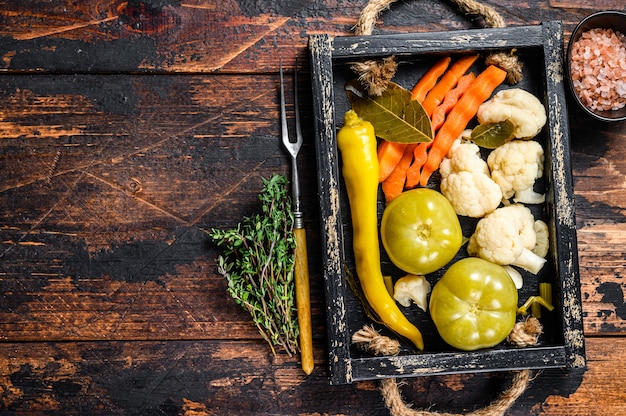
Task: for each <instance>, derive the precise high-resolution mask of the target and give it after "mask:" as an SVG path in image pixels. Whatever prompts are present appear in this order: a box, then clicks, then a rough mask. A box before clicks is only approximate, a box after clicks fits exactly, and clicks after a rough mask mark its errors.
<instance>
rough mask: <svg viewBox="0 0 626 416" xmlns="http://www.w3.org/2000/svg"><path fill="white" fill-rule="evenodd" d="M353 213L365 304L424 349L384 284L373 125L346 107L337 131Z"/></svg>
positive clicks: (355, 253)
mask: <svg viewBox="0 0 626 416" xmlns="http://www.w3.org/2000/svg"><path fill="white" fill-rule="evenodd" d="M337 145H338V147H339V151H340V152H341V157H342V162H343V168H342V169H343V177H344V181H345V183H346V189H347V192H348V200H349V202H350V213H351V215H352V228H353V231H352V239H353V248H354V257H355V264H356V273H357V276H358V278H359V281H360V282H361V287H362V288H363V293H364V295H365V298H366V299H367V301H368V303H369V304H370V306H371V307H372V309H374V311H375V312H376V313H377V314H378V316H379V317H380V319H381V320H382V321H383V322H384V323H385V325H386V326H387V327H389V328H390V329H391V330H392V331H394V332H396V333H397V334H399V335H402V336H404V337H406V338H408V339H409V340H410V341H411V342H413V344H415V346H416V347H417V348H418V349H420V350H422V349H424V341H423V339H422V334H421V333H420V331H419V329H417V327H415V325H413V324H412V323H411V322H409V320H408V319H407V318H406V317H405V316H404V314H403V313H402V312H401V311H400V309H399V308H398V306H397V305H396V302H395V301H394V299H393V298H392V297H391V295H390V294H389V292H388V291H387V289H386V287H385V281H384V278H383V275H382V272H381V269H380V247H379V243H378V217H377V215H376V210H377V199H378V158H377V154H376V135H375V134H374V127H373V126H372V125H371V123H369V122H368V121H365V120H362V119H361V118H359V116H358V115H357V114H356V113H355V112H354V111H353V110H348V111H347V112H346V114H345V117H344V126H343V127H342V128H341V129H340V130H339V133H338V134H337Z"/></svg>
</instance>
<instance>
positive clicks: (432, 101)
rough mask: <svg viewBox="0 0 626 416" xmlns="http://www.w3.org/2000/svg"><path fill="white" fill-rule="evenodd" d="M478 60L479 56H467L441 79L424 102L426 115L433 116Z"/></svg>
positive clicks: (453, 65) (460, 59)
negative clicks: (436, 108) (446, 96)
mask: <svg viewBox="0 0 626 416" xmlns="http://www.w3.org/2000/svg"><path fill="white" fill-rule="evenodd" d="M476 59H478V55H467V56H463V57H461V58H459V60H458V61H456V62H455V63H454V64H452V66H451V67H450V69H448V70H447V71H446V73H445V74H444V75H443V77H441V79H440V80H439V82H438V83H437V85H435V86H434V87H433V88H432V89H431V90H430V92H429V93H428V94H427V95H426V98H425V99H424V101H423V102H422V106H423V107H424V110H426V114H428V115H429V116H430V115H432V113H433V110H434V109H435V107H437V106H438V105H439V104H441V102H442V101H443V99H444V97H445V95H446V93H447V92H448V91H450V90H451V89H452V88H454V86H455V85H456V84H457V82H458V81H459V79H460V78H461V77H462V76H463V75H464V74H465V73H466V72H467V71H468V70H469V69H470V67H471V66H472V64H474V62H475V61H476Z"/></svg>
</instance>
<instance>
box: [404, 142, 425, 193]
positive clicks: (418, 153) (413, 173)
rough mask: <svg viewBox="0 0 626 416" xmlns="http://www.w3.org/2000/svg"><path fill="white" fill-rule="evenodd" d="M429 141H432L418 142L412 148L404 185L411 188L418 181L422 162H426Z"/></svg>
mask: <svg viewBox="0 0 626 416" xmlns="http://www.w3.org/2000/svg"><path fill="white" fill-rule="evenodd" d="M430 143H432V142H429V143H418V145H417V146H415V150H413V162H412V163H411V166H409V168H408V169H407V170H406V184H405V185H404V186H406V187H407V188H408V189H413V188H415V187H416V186H417V185H418V184H419V183H420V171H421V170H422V166H424V163H426V158H427V157H428V153H427V152H428V148H429V147H430Z"/></svg>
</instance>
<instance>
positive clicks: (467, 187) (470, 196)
mask: <svg viewBox="0 0 626 416" xmlns="http://www.w3.org/2000/svg"><path fill="white" fill-rule="evenodd" d="M439 172H440V173H441V193H442V194H443V195H444V196H445V197H446V198H447V199H448V200H449V201H450V203H451V204H452V206H453V207H454V210H455V211H456V213H457V214H458V215H464V216H468V217H473V218H479V217H482V216H484V215H485V214H487V213H489V212H491V211H493V210H494V209H496V208H497V207H498V205H500V201H502V191H501V190H500V187H499V186H498V185H497V184H496V183H495V182H494V181H493V180H491V178H490V177H489V168H488V167H487V163H486V162H485V161H484V160H483V159H482V158H481V157H480V149H479V148H478V146H476V145H475V144H474V143H471V142H465V141H462V140H461V139H457V140H456V141H455V143H454V144H453V146H452V148H451V149H450V151H449V152H448V155H447V156H446V158H444V160H443V161H442V162H441V166H440V167H439Z"/></svg>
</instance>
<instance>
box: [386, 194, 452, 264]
mask: <svg viewBox="0 0 626 416" xmlns="http://www.w3.org/2000/svg"><path fill="white" fill-rule="evenodd" d="M380 232H381V239H382V242H383V246H384V247H385V251H386V252H387V255H388V256H389V259H390V260H391V262H392V263H393V264H395V265H396V266H397V267H399V268H400V269H402V270H404V271H405V272H407V273H411V274H422V275H423V274H427V273H432V272H434V271H436V270H439V269H440V268H442V267H443V266H445V265H446V264H448V263H449V262H450V260H452V259H453V258H454V256H455V255H456V253H457V252H458V251H459V249H460V248H461V244H462V243H463V232H462V231H461V224H460V223H459V218H458V217H457V215H456V212H454V208H453V207H452V205H451V204H450V202H449V201H448V200H447V199H446V197H444V196H443V195H442V194H440V193H439V192H437V191H435V190H432V189H428V188H418V189H413V190H410V191H406V192H403V193H402V194H400V195H399V196H397V197H396V198H395V199H394V200H393V201H391V202H390V203H389V204H388V205H387V206H386V207H385V210H384V212H383V218H382V222H381V229H380Z"/></svg>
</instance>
